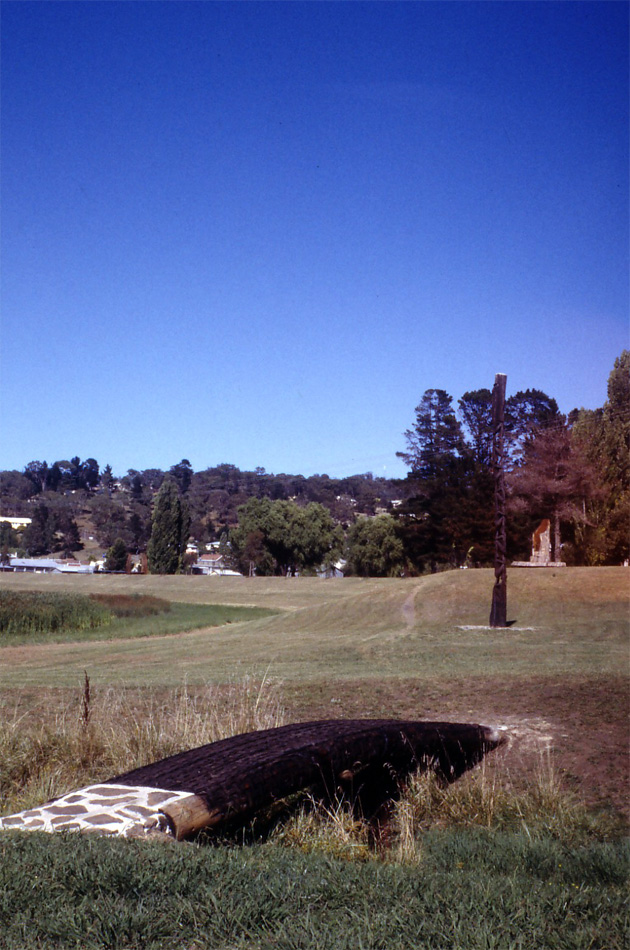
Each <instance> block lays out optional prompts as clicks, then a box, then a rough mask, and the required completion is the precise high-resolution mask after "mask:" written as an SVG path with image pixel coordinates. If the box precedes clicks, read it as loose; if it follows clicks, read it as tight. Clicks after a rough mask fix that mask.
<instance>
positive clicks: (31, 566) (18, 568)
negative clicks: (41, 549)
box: [0, 557, 94, 574]
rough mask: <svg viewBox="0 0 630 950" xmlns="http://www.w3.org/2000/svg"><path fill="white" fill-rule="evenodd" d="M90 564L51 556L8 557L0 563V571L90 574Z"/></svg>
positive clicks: (91, 569) (91, 568)
mask: <svg viewBox="0 0 630 950" xmlns="http://www.w3.org/2000/svg"><path fill="white" fill-rule="evenodd" d="M93 570H94V568H93V567H92V565H91V564H81V562H80V561H74V560H65V559H63V558H52V557H10V558H9V562H8V563H7V564H0V571H12V572H13V573H17V574H91V573H92V571H93Z"/></svg>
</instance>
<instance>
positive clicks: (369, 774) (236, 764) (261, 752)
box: [109, 719, 502, 838]
mask: <svg viewBox="0 0 630 950" xmlns="http://www.w3.org/2000/svg"><path fill="white" fill-rule="evenodd" d="M501 741H502V738H501V737H500V735H499V734H498V733H497V732H496V730H494V729H491V728H489V727H487V726H480V725H476V724H470V723H450V722H406V721H398V720H378V719H359V720H347V719H334V720H324V721H320V722H305V723H295V724H293V725H289V726H281V727H280V728H278V729H267V730H262V731H259V732H249V733H245V734H243V735H239V736H233V737H232V738H229V739H223V740H221V741H220V742H213V743H210V744H209V745H205V746H200V747H199V748H197V749H191V750H190V751H188V752H181V753H180V754H179V755H174V756H171V757H170V758H167V759H163V760H162V761H160V762H155V763H153V764H152V765H147V766H144V767H143V768H139V769H134V770H133V771H132V772H126V773H125V774H124V775H118V776H116V777H115V778H112V779H110V780H109V781H110V782H111V783H112V784H117V785H144V786H149V787H153V788H162V789H167V790H169V791H187V792H190V793H191V795H192V796H195V797H196V800H195V802H194V803H192V802H190V801H189V800H188V799H186V800H184V805H183V807H180V806H181V805H182V803H178V805H177V806H176V807H175V809H174V811H173V810H171V811H170V813H169V814H168V815H167V817H168V818H169V820H170V821H171V823H172V827H173V830H174V832H175V834H176V836H177V837H178V838H181V837H186V836H187V835H188V834H191V833H193V832H195V831H198V830H199V829H200V828H204V827H210V826H213V827H216V826H218V825H221V824H225V823H229V822H231V821H232V820H233V819H235V818H238V819H239V820H240V819H241V818H242V819H246V818H248V817H250V816H251V815H253V814H255V813H256V812H257V811H259V810H261V809H263V808H266V807H268V806H269V805H271V804H273V803H274V802H277V801H279V800H281V799H283V798H286V797H287V796H289V795H291V794H293V793H295V792H297V791H300V790H302V789H311V790H314V791H315V792H316V793H317V794H323V795H326V796H329V797H334V796H335V795H336V794H338V793H339V792H340V791H341V792H349V793H351V795H352V796H353V798H356V797H361V796H363V798H364V800H365V801H366V802H370V803H372V804H374V806H376V805H377V804H378V803H379V802H381V803H382V801H383V799H384V797H387V796H389V795H391V794H393V793H394V792H395V789H396V786H397V783H398V782H399V781H400V779H402V778H404V777H405V776H406V775H408V774H409V773H411V772H413V771H415V770H416V769H421V768H427V769H428V768H431V769H434V770H435V771H436V772H437V773H438V774H439V775H440V776H442V777H443V778H444V779H445V780H446V781H454V780H455V779H456V778H458V777H459V776H460V775H462V774H463V773H464V772H465V771H466V770H467V769H469V768H471V767H472V766H473V765H475V764H476V763H477V762H479V761H480V760H481V759H482V758H483V756H484V755H485V753H486V752H488V751H490V750H492V749H494V748H496V747H497V746H498V745H499V744H500V742H501ZM185 802H188V805H186V804H185ZM186 809H188V811H186ZM183 812H186V813H185V814H184V813H183Z"/></svg>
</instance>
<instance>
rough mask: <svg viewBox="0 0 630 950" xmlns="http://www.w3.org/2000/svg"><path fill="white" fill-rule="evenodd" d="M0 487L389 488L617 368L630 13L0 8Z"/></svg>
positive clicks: (479, 6)
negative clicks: (22, 472)
mask: <svg viewBox="0 0 630 950" xmlns="http://www.w3.org/2000/svg"><path fill="white" fill-rule="evenodd" d="M2 35H3V53H2V126H3V127H2V148H3V161H2V188H3V194H2V205H3V220H2V227H3V232H2V241H3V244H2V265H3V275H4V276H3V300H2V307H3V321H2V347H3V348H2V416H1V424H2V438H1V451H0V468H18V469H21V468H23V466H24V465H26V464H27V463H28V462H29V461H31V460H32V459H41V460H43V459H46V460H47V461H49V462H51V461H53V460H55V459H64V458H69V457H71V456H74V455H79V456H80V457H81V458H87V457H90V456H92V457H94V458H96V459H97V460H98V461H99V463H100V464H101V466H104V465H105V464H106V463H108V462H109V463H110V464H111V465H112V467H113V469H114V472H116V473H117V474H123V473H124V472H125V471H126V470H127V469H128V468H130V467H133V468H138V469H143V468H148V467H159V468H168V467H170V466H171V465H173V464H174V463H176V462H178V461H179V460H180V459H181V458H182V457H186V458H188V459H190V461H191V463H192V466H193V468H194V469H196V470H197V469H201V468H205V467H207V466H210V465H215V464H218V463H219V462H231V463H233V464H235V465H238V466H239V467H241V468H250V469H252V468H255V467H256V466H259V465H260V466H264V467H265V468H266V469H267V471H271V472H291V473H302V474H305V475H309V474H312V473H314V472H320V473H324V472H325V473H328V474H330V475H336V476H340V475H347V474H351V473H356V472H365V471H368V470H370V471H373V472H374V474H376V475H386V476H398V475H402V474H404V467H403V465H402V463H401V462H400V461H399V460H397V459H396V457H395V453H396V451H397V450H401V449H404V439H403V432H404V430H405V429H406V428H408V427H409V426H410V425H411V424H412V423H413V418H414V407H415V406H416V405H417V403H418V402H419V401H420V398H421V396H422V394H423V392H424V391H425V390H426V389H428V388H441V389H446V390H447V391H448V392H449V393H450V394H451V395H452V396H453V397H454V399H455V400H457V398H458V397H459V396H461V395H462V394H463V393H464V392H466V391H467V390H472V389H479V388H481V387H489V388H490V387H491V386H492V383H493V380H494V375H495V373H497V372H503V373H507V376H508V393H513V392H516V391H517V390H519V389H526V388H529V387H535V388H538V389H542V390H544V391H545V392H547V393H548V394H549V395H551V396H554V397H555V398H556V399H557V400H558V403H559V405H560V408H561V409H562V410H563V411H565V412H567V411H569V410H570V409H572V408H573V407H574V406H584V407H587V408H595V407H597V406H600V405H602V404H603V402H604V400H605V398H606V381H607V377H608V374H609V372H610V370H611V368H612V366H613V363H614V360H615V357H616V356H618V355H619V353H620V352H621V351H622V349H624V347H626V346H627V345H628V279H627V272H628V115H627V106H628V80H627V76H628V6H627V4H625V3H617V2H604V3H588V2H578V3H573V2H560V3H555V2H535V3H520V2H506V3H503V2H488V3H476V2H464V3H459V2H412V3H405V2H403V3H398V2H386V3H378V2H375V3H363V2H337V3H327V2H323V3H300V2H277V3H274V2H263V3H240V2H231V3H220V2H190V3H189V2H181V0H180V2H171V3H162V2H144V3H143V2H108V3H101V2H61V3H56V2H45V3H40V2H33V3H31V2H12V0H4V2H3V3H2Z"/></svg>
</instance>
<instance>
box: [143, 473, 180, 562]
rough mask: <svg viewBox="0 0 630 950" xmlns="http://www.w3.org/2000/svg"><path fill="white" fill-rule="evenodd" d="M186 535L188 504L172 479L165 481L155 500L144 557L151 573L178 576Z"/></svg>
mask: <svg viewBox="0 0 630 950" xmlns="http://www.w3.org/2000/svg"><path fill="white" fill-rule="evenodd" d="M189 532H190V513H189V511H188V505H187V504H186V502H185V501H183V499H182V498H181V497H180V494H179V490H178V488H177V485H176V483H175V482H174V481H173V479H172V478H168V477H167V478H165V479H164V481H163V482H162V486H161V488H160V490H159V492H158V493H157V496H156V499H155V507H154V509H153V517H152V519H151V539H150V541H149V544H148V546H147V558H148V562H149V571H150V572H151V574H178V573H179V572H180V571H181V569H182V559H183V556H184V553H185V551H186V544H187V542H188V537H189Z"/></svg>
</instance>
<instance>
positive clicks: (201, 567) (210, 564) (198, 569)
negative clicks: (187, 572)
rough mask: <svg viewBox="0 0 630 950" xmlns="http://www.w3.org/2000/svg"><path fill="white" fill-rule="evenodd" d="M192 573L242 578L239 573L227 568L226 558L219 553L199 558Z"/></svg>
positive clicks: (215, 552) (214, 552)
mask: <svg viewBox="0 0 630 950" xmlns="http://www.w3.org/2000/svg"><path fill="white" fill-rule="evenodd" d="M192 573H193V574H221V575H225V574H228V575H232V576H236V577H240V576H241V575H240V574H239V572H238V571H232V570H230V569H229V568H228V567H227V566H226V563H225V558H224V556H223V555H222V554H219V552H218V551H211V552H210V553H209V554H202V555H201V556H200V557H198V558H197V563H196V564H193V565H192Z"/></svg>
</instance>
